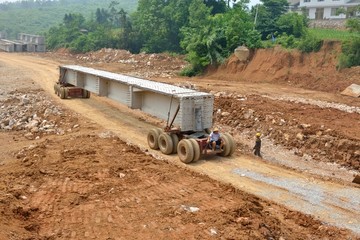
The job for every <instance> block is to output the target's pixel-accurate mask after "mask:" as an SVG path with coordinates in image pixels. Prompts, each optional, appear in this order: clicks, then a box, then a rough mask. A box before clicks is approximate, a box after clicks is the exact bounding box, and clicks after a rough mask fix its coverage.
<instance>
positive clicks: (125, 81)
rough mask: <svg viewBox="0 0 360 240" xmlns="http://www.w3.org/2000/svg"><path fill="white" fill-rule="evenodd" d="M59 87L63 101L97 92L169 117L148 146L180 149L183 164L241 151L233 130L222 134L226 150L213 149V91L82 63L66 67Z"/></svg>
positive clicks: (152, 133)
mask: <svg viewBox="0 0 360 240" xmlns="http://www.w3.org/2000/svg"><path fill="white" fill-rule="evenodd" d="M54 90H55V93H56V94H57V95H59V96H60V98H62V99H66V98H74V97H83V98H89V97H90V92H91V93H94V94H96V95H98V96H104V97H108V98H110V99H113V100H115V101H117V102H120V103H122V104H125V105H126V106H128V107H130V108H132V109H140V110H141V111H143V112H145V113H148V114H150V115H152V116H155V117H158V118H160V119H162V120H165V121H167V124H166V127H165V128H164V129H160V128H153V129H150V131H149V132H148V135H147V142H148V145H149V147H150V148H151V149H160V151H161V152H162V153H164V154H173V153H177V154H178V156H179V158H180V160H181V161H182V162H185V163H190V162H194V161H197V160H198V159H200V157H201V155H205V154H210V153H216V154H219V155H222V156H230V155H232V154H233V153H234V151H235V141H234V139H233V137H232V136H231V135H230V134H227V133H222V134H221V137H222V140H223V141H224V143H225V144H224V146H223V147H222V149H217V150H216V151H212V150H211V148H210V147H209V144H208V141H207V138H208V136H209V133H210V129H211V128H212V125H213V105H214V96H213V95H212V94H209V93H205V92H198V91H195V90H192V89H187V88H182V87H178V86H174V85H170V84H165V83H160V82H155V81H150V80H145V79H140V78H136V77H130V76H126V75H122V74H116V73H111V72H106V71H102V70H96V69H92V68H87V67H82V66H77V65H67V66H60V75H59V80H58V82H57V83H56V84H55V85H54Z"/></svg>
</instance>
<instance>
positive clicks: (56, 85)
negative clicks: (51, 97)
mask: <svg viewBox="0 0 360 240" xmlns="http://www.w3.org/2000/svg"><path fill="white" fill-rule="evenodd" d="M54 91H55V94H56V95H58V92H59V90H58V84H57V83H55V84H54Z"/></svg>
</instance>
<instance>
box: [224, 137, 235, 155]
mask: <svg viewBox="0 0 360 240" xmlns="http://www.w3.org/2000/svg"><path fill="white" fill-rule="evenodd" d="M224 135H226V136H227V138H228V139H229V143H230V146H231V147H230V152H229V155H228V156H231V155H233V153H234V152H235V150H236V143H235V140H234V138H233V137H232V136H231V135H230V134H228V133H224Z"/></svg>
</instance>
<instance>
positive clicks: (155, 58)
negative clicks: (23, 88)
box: [49, 48, 188, 78]
mask: <svg viewBox="0 0 360 240" xmlns="http://www.w3.org/2000/svg"><path fill="white" fill-rule="evenodd" d="M49 54H56V55H59V56H64V57H71V58H72V59H76V60H77V61H78V62H80V63H81V64H86V65H88V64H90V65H94V64H103V63H118V64H119V65H122V64H124V65H127V67H126V69H127V70H126V74H128V75H132V76H137V77H144V78H151V77H163V78H171V77H172V76H176V75H178V73H179V72H180V71H181V70H182V69H183V68H184V67H186V66H187V65H188V64H187V62H186V61H185V60H184V57H183V56H171V55H169V54H165V53H160V54H146V53H140V54H132V53H130V52H129V51H127V50H121V49H110V48H103V49H100V50H99V51H96V52H88V53H85V54H72V53H70V52H68V51H64V50H59V51H57V52H55V53H49ZM129 66H130V67H129Z"/></svg>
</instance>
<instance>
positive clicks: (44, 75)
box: [0, 53, 360, 234]
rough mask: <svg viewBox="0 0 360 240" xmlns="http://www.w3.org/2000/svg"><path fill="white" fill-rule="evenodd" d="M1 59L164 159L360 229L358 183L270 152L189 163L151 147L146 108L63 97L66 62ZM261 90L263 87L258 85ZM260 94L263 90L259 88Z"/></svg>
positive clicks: (16, 57) (20, 57)
mask: <svg viewBox="0 0 360 240" xmlns="http://www.w3.org/2000/svg"><path fill="white" fill-rule="evenodd" d="M0 62H2V63H3V64H5V65H9V66H11V67H13V68H18V69H21V70H26V71H27V72H28V73H29V74H30V75H31V76H32V77H31V79H32V80H33V81H34V82H36V83H37V84H38V85H40V86H41V87H42V88H43V89H44V90H45V91H46V92H47V93H49V94H50V95H52V96H53V97H54V100H55V101H56V102H57V103H59V104H61V105H64V106H66V107H67V108H69V109H71V110H72V111H74V112H77V113H78V114H81V115H82V116H84V117H86V118H87V119H89V120H91V121H92V122H95V123H97V124H99V125H101V126H102V127H103V128H104V129H106V130H109V131H111V132H113V133H115V134H116V135H117V136H118V137H119V138H120V139H122V140H124V141H126V142H128V143H130V144H132V145H135V146H138V147H139V148H140V149H141V150H142V151H144V152H148V153H150V154H151V155H153V156H154V157H156V158H157V159H159V160H164V159H166V160H167V161H169V162H171V163H173V164H176V165H179V166H182V167H184V168H189V169H191V170H193V171H195V172H198V173H202V174H205V175H207V176H209V177H210V178H212V179H215V180H217V181H220V182H223V183H229V184H231V185H233V186H235V187H236V188H239V189H241V190H243V191H246V192H249V193H251V194H255V195H256V196H259V197H261V198H265V199H268V200H270V201H274V202H276V203H279V204H282V205H284V206H286V207H288V208H289V209H293V210H297V211H300V212H303V213H305V214H310V215H312V216H314V217H315V218H316V219H319V220H321V221H322V222H325V223H328V224H330V225H334V226H337V227H342V228H347V229H350V230H352V231H353V232H355V233H357V234H360V198H359V196H360V188H359V187H358V186H356V185H355V184H350V183H349V184H346V183H344V182H341V181H339V182H337V181H328V180H326V179H325V180H324V179H321V178H317V177H316V176H314V175H312V174H309V173H306V172H300V171H296V170H292V169H290V168H284V167H282V166H280V165H277V164H273V163H271V162H270V161H267V160H266V157H265V159H259V158H254V157H252V156H249V155H242V154H240V153H239V152H238V151H236V152H235V154H234V155H233V156H232V157H230V158H221V157H217V156H207V157H206V158H205V159H201V160H200V161H198V162H197V163H194V164H188V165H185V164H183V163H181V162H180V161H179V159H178V157H177V155H170V156H168V155H163V154H161V153H160V152H159V151H153V150H151V149H149V148H148V145H147V140H146V136H147V132H148V130H149V129H151V128H154V127H155V125H154V123H155V124H156V119H154V120H152V121H144V120H143V119H144V118H142V117H139V116H141V114H142V113H141V112H139V111H133V110H131V109H128V108H127V107H125V106H121V105H120V104H118V103H115V102H113V101H111V100H109V99H104V98H100V97H97V96H94V95H92V96H91V98H90V99H67V100H61V99H60V98H58V97H57V96H56V95H55V94H54V90H53V85H54V83H55V82H56V81H57V79H58V74H59V73H58V66H59V64H62V63H59V62H57V61H53V60H49V59H45V58H40V57H36V56H29V55H26V54H24V55H23V54H8V53H0ZM19 77H21V76H19ZM171 81H174V80H171ZM187 81H188V80H187ZM169 82H170V81H169ZM204 82H206V85H207V86H209V84H210V83H215V82H216V81H215V80H214V81H212V80H206V81H204ZM204 84H205V83H204ZM213 86H214V89H217V90H218V91H222V90H224V91H226V89H227V88H229V86H226V85H224V86H221V85H219V84H218V85H216V84H213ZM248 86H249V88H251V87H252V86H251V85H248ZM230 87H231V88H232V89H241V91H242V92H246V91H251V90H247V89H246V87H247V85H242V84H241V83H235V82H232V83H231V86H230ZM207 88H209V87H207ZM269 89H272V90H273V92H274V93H275V92H278V89H277V88H276V86H275V87H274V86H272V87H271V86H267V88H266V94H267V95H269V93H271V90H270V91H269ZM257 91H261V89H260V88H257ZM264 91H265V88H264ZM259 94H262V93H261V92H259ZM263 94H265V92H264V93H263ZM327 97H328V96H325V94H324V95H323V97H322V99H319V100H326V98H327ZM345 104H346V103H345ZM147 118H148V116H147ZM156 127H162V126H160V125H157V126H156ZM265 149H266V148H265ZM265 151H266V150H265ZM274 151H276V150H274ZM344 174H345V175H346V174H347V175H346V177H344V178H345V179H351V177H352V176H351V174H349V173H345V172H344Z"/></svg>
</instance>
